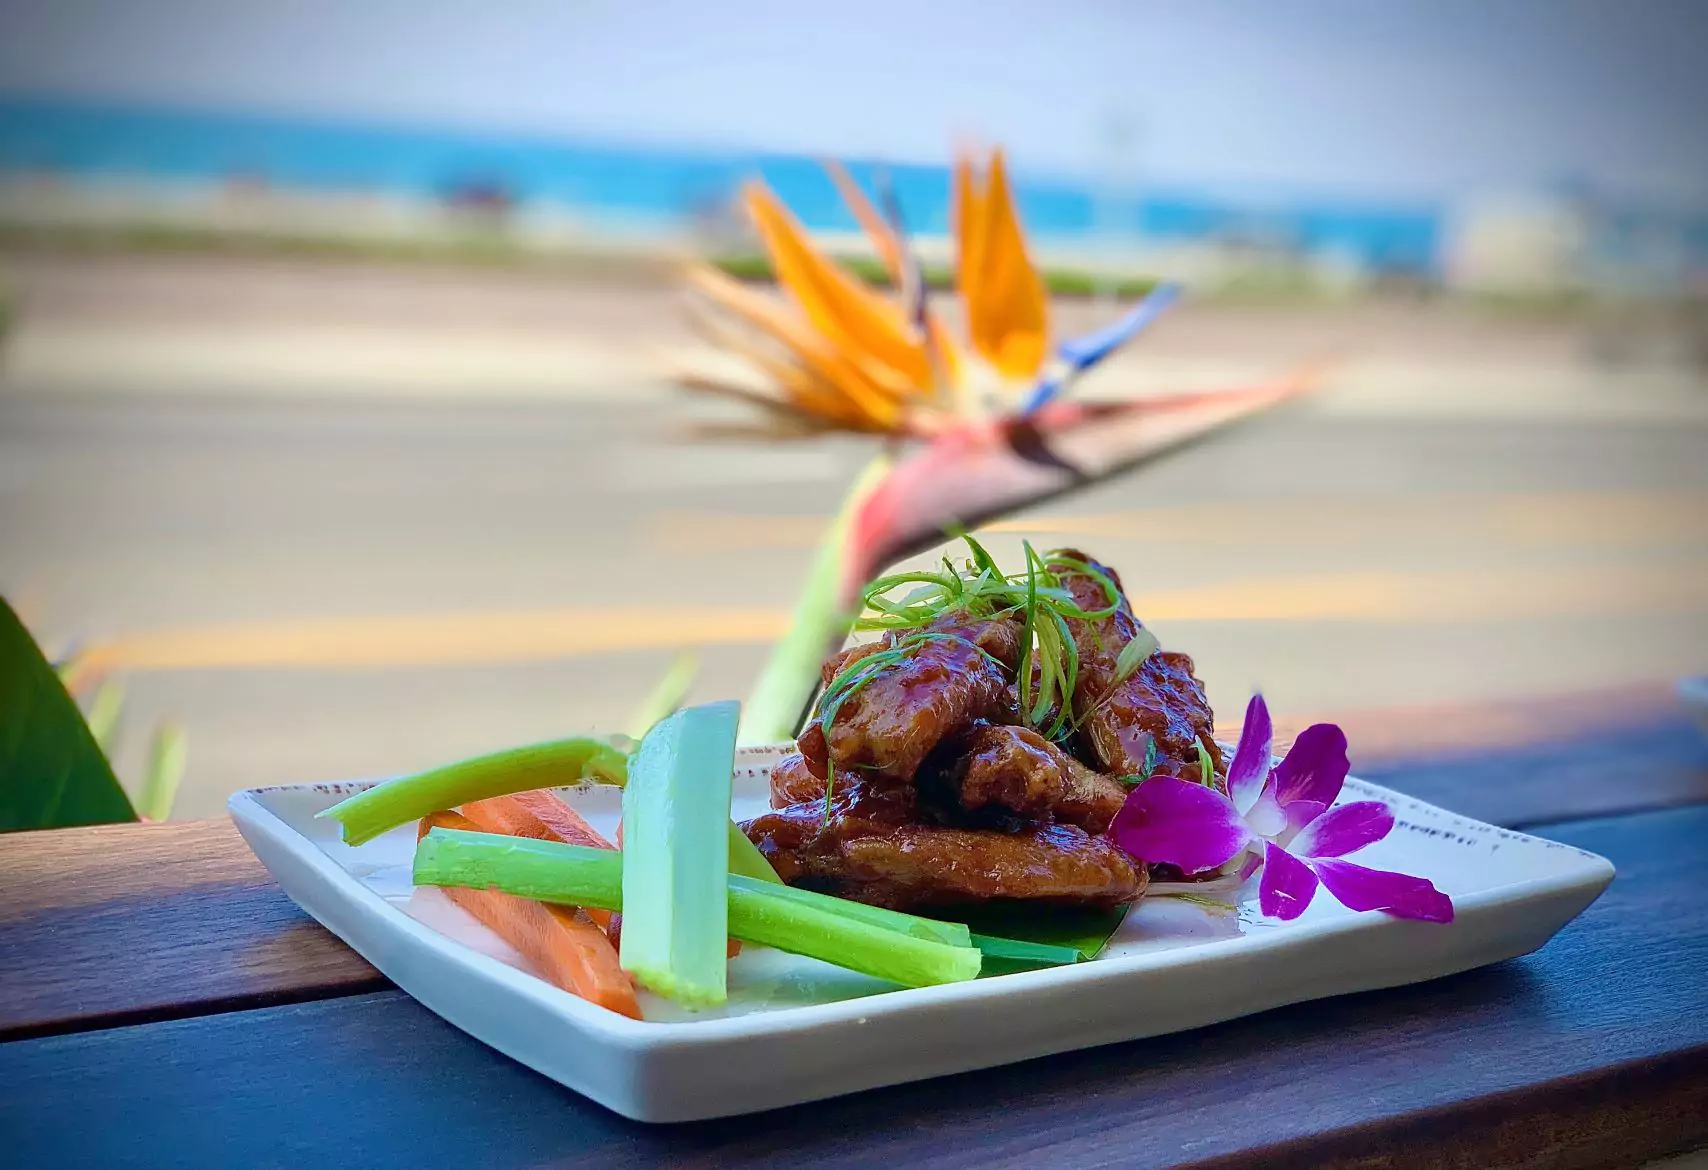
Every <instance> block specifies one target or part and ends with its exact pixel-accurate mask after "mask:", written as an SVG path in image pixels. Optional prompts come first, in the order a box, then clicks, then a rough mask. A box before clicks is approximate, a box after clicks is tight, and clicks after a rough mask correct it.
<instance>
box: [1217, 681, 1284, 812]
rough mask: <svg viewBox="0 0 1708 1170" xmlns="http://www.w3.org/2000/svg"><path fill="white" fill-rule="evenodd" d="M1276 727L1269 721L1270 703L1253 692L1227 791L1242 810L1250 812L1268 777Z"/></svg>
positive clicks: (1240, 731) (1231, 768) (1246, 709)
mask: <svg viewBox="0 0 1708 1170" xmlns="http://www.w3.org/2000/svg"><path fill="white" fill-rule="evenodd" d="M1274 741H1275V728H1274V725H1273V724H1271V723H1270V721H1269V704H1267V703H1265V702H1264V701H1263V696H1262V695H1253V696H1252V697H1251V702H1249V703H1247V704H1246V707H1245V723H1244V724H1242V725H1241V726H1240V729H1239V746H1238V747H1236V748H1235V749H1234V759H1233V763H1231V764H1229V765H1228V795H1229V796H1231V797H1233V800H1234V806H1235V807H1236V808H1238V809H1239V810H1240V812H1241V813H1245V812H1249V811H1250V810H1251V806H1252V805H1254V804H1256V803H1257V798H1258V796H1260V795H1261V794H1262V792H1263V788H1264V781H1266V780H1267V779H1268V778H1269V763H1270V759H1271V754H1270V753H1271V745H1272V744H1273V743H1274Z"/></svg>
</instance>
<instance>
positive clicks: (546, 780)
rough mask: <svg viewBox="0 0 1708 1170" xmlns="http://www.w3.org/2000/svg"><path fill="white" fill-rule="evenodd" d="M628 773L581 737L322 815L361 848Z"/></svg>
mask: <svg viewBox="0 0 1708 1170" xmlns="http://www.w3.org/2000/svg"><path fill="white" fill-rule="evenodd" d="M627 770H628V761H627V759H626V758H625V757H624V755H623V753H622V752H620V751H618V750H617V749H616V748H614V747H612V746H611V745H610V744H608V743H605V742H604V741H603V740H598V739H591V738H588V737H586V736H578V737H576V738H574V739H560V740H554V741H553V742H551V743H538V744H533V745H531V746H529V747H519V748H509V749H507V750H505V751H501V752H493V753H492V754H491V755H485V756H476V757H475V758H474V759H472V760H463V761H462V762H460V763H456V764H447V765H445V766H444V767H442V768H433V769H431V770H429V771H426V772H417V773H416V774H415V775H413V776H400V777H399V778H397V779H396V780H388V781H386V782H385V783H384V784H377V785H375V786H374V787H372V788H370V789H368V790H367V791H366V792H358V793H357V794H356V795H355V796H352V797H350V798H349V799H348V800H342V801H339V802H338V803H337V804H335V805H333V806H332V807H331V808H329V809H326V810H325V811H324V812H322V813H320V815H321V816H323V817H327V818H329V819H331V820H335V821H337V822H338V823H339V824H340V825H342V826H343V831H344V841H345V843H346V844H348V845H360V844H361V843H362V842H364V841H371V840H373V839H374V838H375V837H378V836H379V835H380V834H381V833H383V832H385V831H386V830H387V829H394V828H396V827H397V826H398V825H401V824H404V823H406V822H408V821H418V820H420V819H421V818H422V817H424V816H426V815H427V814H429V813H435V812H438V811H439V810H440V809H446V808H456V807H457V806H458V805H460V804H467V803H469V802H471V801H476V800H487V799H489V798H491V797H494V796H508V795H510V794H511V793H513V792H531V791H533V790H534V789H536V788H553V787H556V786H558V785H562V784H574V783H576V782H578V781H581V780H585V779H589V778H593V779H598V780H601V781H605V782H607V783H615V784H620V783H622V782H623V779H624V778H625V776H626V775H627ZM725 815H726V816H727V815H728V814H727V813H726V814H725Z"/></svg>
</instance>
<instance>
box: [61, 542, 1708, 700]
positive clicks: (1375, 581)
mask: <svg viewBox="0 0 1708 1170" xmlns="http://www.w3.org/2000/svg"><path fill="white" fill-rule="evenodd" d="M1133 606H1134V608H1135V610H1137V612H1138V613H1140V614H1141V615H1143V617H1144V618H1145V620H1146V621H1147V622H1148V623H1153V624H1166V623H1171V622H1309V621H1350V622H1386V623H1391V624H1397V625H1412V626H1415V625H1440V624H1455V623H1476V622H1504V621H1523V620H1535V619H1557V618H1594V617H1616V616H1642V615H1649V614H1698V613H1708V562H1704V561H1686V562H1671V563H1669V564H1667V565H1666V566H1664V567H1654V566H1641V565H1623V566H1622V565H1611V566H1600V567H1594V568H1585V569H1577V570H1553V569H1550V568H1547V567H1545V566H1544V567H1541V568H1539V569H1533V570H1525V571H1463V572H1432V573H1396V572H1386V571H1368V572H1351V573H1332V574H1321V575H1314V576H1295V577H1278V578H1270V579H1265V580H1256V581H1253V580H1246V581H1238V582H1225V583H1221V584H1211V585H1201V586H1193V587H1191V588H1186V589H1174V590H1160V591H1151V592H1143V593H1135V594H1134V595H1133ZM788 622H789V612H788V610H786V609H783V608H728V609H723V608H712V607H651V606H633V607H616V608H574V609H548V610H536V611H508V612H485V613H481V612H475V613H456V614H421V615H414V616H405V617H396V616H386V617H370V618H336V619H324V620H311V621H299V622H254V623H243V624H233V625H223V626H204V627H193V628H186V629H176V630H172V629H167V630H157V631H152V632H145V633H138V634H132V635H128V636H124V637H120V638H115V639H113V640H111V641H108V642H105V643H102V644H99V645H95V646H91V647H90V648H89V649H88V651H87V652H86V654H85V656H84V659H83V662H82V677H83V679H84V680H85V682H86V681H87V680H88V679H89V678H91V677H96V676H99V675H101V674H104V673H107V672H109V671H115V670H126V671H151V670H152V671H171V670H220V669H235V668H259V667H276V668H313V669H355V668H367V667H407V666H450V665H469V664H479V663H517V662H540V661H559V660H565V659H571V658H578V657H582V656H585V655H591V654H605V653H613V652H619V651H637V650H678V649H684V648H688V647H703V646H713V645H754V644H763V643H766V642H770V641H772V640H774V639H776V638H778V637H780V636H781V635H782V634H783V633H784V631H785V630H786V629H787V628H788Z"/></svg>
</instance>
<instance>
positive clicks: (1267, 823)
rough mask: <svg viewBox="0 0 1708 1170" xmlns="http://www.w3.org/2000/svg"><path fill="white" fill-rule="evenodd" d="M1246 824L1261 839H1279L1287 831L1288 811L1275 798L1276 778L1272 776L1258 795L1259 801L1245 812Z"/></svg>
mask: <svg viewBox="0 0 1708 1170" xmlns="http://www.w3.org/2000/svg"><path fill="white" fill-rule="evenodd" d="M1245 823H1246V824H1247V825H1248V826H1250V828H1251V831H1252V832H1253V833H1255V834H1257V835H1258V836H1259V837H1271V838H1272V837H1279V836H1280V835H1281V834H1282V833H1285V832H1286V831H1287V810H1286V809H1285V808H1283V807H1282V806H1281V802H1280V801H1279V800H1277V799H1276V798H1275V778H1274V777H1273V776H1271V777H1270V778H1269V780H1268V781H1267V782H1266V783H1265V784H1264V785H1263V789H1262V791H1260V792H1259V793H1258V794H1257V800H1256V802H1255V803H1253V804H1252V806H1251V807H1250V808H1248V809H1246V810H1245Z"/></svg>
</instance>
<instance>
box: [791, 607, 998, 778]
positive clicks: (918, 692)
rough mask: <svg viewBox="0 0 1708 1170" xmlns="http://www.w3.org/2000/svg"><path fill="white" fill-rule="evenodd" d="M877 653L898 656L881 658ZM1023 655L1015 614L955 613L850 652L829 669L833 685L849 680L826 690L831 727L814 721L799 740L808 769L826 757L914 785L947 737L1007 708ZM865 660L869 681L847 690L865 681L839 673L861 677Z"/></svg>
mask: <svg viewBox="0 0 1708 1170" xmlns="http://www.w3.org/2000/svg"><path fill="white" fill-rule="evenodd" d="M880 650H883V651H894V652H896V654H897V655H898V657H895V658H892V659H889V660H886V661H881V662H880V661H877V660H876V658H875V656H876V655H877V654H878V653H879V652H880ZM1019 658H1020V623H1019V620H1018V619H1017V618H1015V617H1013V616H1011V615H1004V616H1001V617H997V618H992V619H988V620H986V619H979V618H973V617H970V616H968V615H966V614H951V615H947V616H945V617H944V618H942V619H940V620H939V621H938V622H936V623H934V624H933V625H931V626H929V627H927V628H926V629H925V630H923V631H919V632H918V633H909V634H900V635H898V634H891V635H889V636H888V638H887V639H886V642H885V644H884V645H883V646H881V647H879V648H878V649H872V648H870V647H866V646H862V647H855V648H853V649H851V650H847V651H844V652H843V653H842V655H840V656H838V658H836V659H833V660H832V662H831V663H830V664H827V665H826V670H827V671H829V672H830V675H831V678H832V679H833V680H835V679H837V678H838V677H839V676H840V677H841V678H842V679H843V680H844V681H843V683H842V685H841V686H840V687H838V686H832V687H830V688H829V689H827V691H826V693H825V699H824V700H823V701H824V702H826V703H831V704H834V711H833V712H832V715H831V718H830V720H829V723H828V725H827V726H818V725H819V721H817V720H815V721H814V724H813V725H809V728H808V732H807V733H806V734H803V735H802V736H801V740H800V744H799V747H800V750H801V753H802V755H803V756H804V757H805V758H806V762H807V766H808V768H809V769H810V770H811V771H812V772H813V774H814V775H820V776H822V775H824V774H825V773H826V767H825V764H826V761H827V760H828V761H829V762H831V763H834V764H835V765H836V767H837V769H838V770H841V771H848V772H860V773H863V774H865V775H867V776H868V777H869V778H871V779H876V780H890V781H897V782H906V781H908V780H911V779H912V778H913V775H914V773H915V772H916V771H917V770H918V769H919V765H920V763H921V761H923V760H924V759H925V757H926V755H927V754H928V753H930V751H931V749H932V748H934V747H936V746H937V745H938V743H940V742H941V741H942V740H943V739H944V738H945V737H947V736H950V735H953V734H955V733H957V732H959V731H962V730H964V729H965V728H967V727H969V726H970V725H971V724H972V723H973V721H974V720H977V719H981V718H984V717H986V716H987V715H991V714H994V713H998V712H1001V711H1004V710H1006V709H1007V706H1008V701H1009V700H1008V684H1009V682H1010V681H1011V680H1012V679H1013V677H1014V669H1015V665H1016V663H1017V662H1018V661H1019ZM868 660H870V661H871V665H870V666H869V667H867V668H866V669H868V670H869V671H870V674H869V675H867V676H866V677H865V678H864V679H863V680H862V681H860V682H859V684H858V685H857V686H854V685H850V684H849V682H848V681H847V680H848V679H850V678H855V677H859V676H858V674H857V673H855V674H843V673H842V672H843V671H845V670H849V671H853V672H859V671H860V670H861V669H862V668H861V666H860V663H861V662H863V661H868ZM832 666H834V667H835V669H834V670H832ZM839 695H845V696H846V697H840V698H839ZM815 726H818V731H817V732H815V731H814V730H813V727H815Z"/></svg>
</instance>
